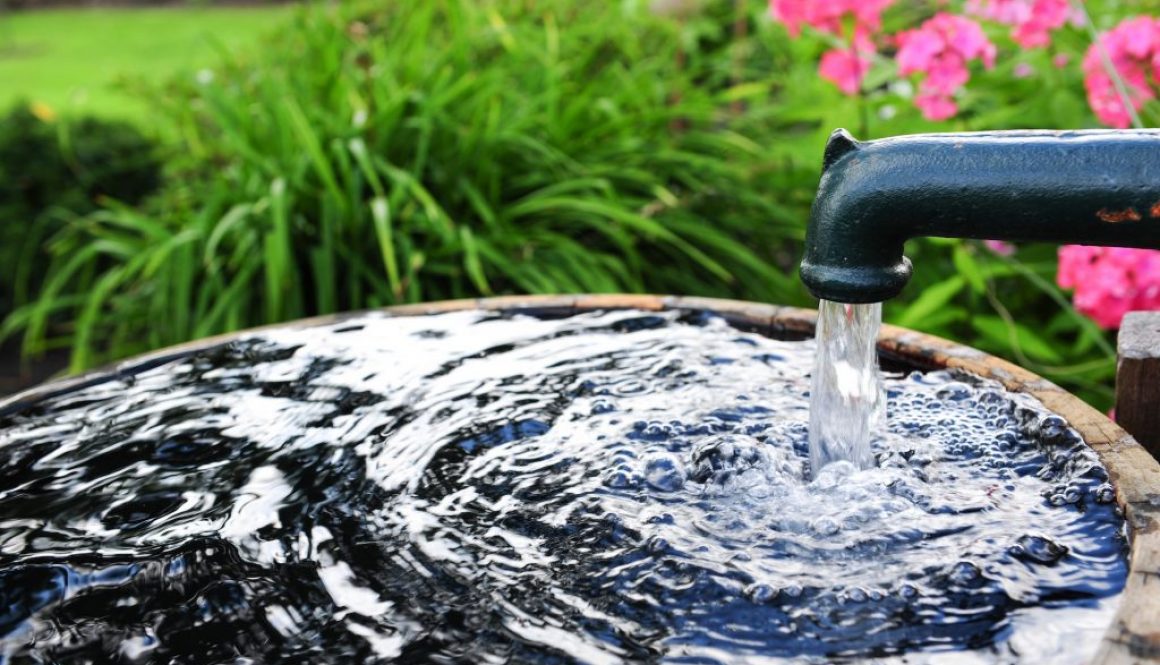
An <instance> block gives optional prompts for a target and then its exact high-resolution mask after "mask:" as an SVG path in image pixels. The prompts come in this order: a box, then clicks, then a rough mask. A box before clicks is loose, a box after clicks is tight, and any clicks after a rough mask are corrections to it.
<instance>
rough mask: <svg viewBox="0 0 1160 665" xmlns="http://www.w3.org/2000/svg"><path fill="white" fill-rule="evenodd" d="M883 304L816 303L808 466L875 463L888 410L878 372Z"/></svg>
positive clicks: (816, 469) (818, 468)
mask: <svg viewBox="0 0 1160 665" xmlns="http://www.w3.org/2000/svg"><path fill="white" fill-rule="evenodd" d="M881 327H882V303H872V304H868V305H848V304H844V303H836V302H830V301H828V300H823V301H821V302H820V303H819V305H818V327H817V333H816V339H817V345H818V354H817V358H816V359H815V361H814V373H813V381H812V384H811V389H810V468H811V469H812V471H813V474H814V475H815V476H816V475H817V474H818V473H820V472H821V470H822V468H823V467H825V466H826V465H827V464H830V463H831V462H839V461H845V462H850V463H852V464H853V465H854V466H856V467H857V468H859V469H866V468H869V467H870V466H871V465H872V464H873V463H874V455H873V453H872V452H871V450H870V442H871V440H872V439H873V438H874V435H875V433H876V432H878V431H880V429H881V427H882V424H883V419H884V418H885V414H886V396H885V393H884V391H883V388H882V377H881V374H880V372H879V371H878V351H877V340H878V330H879V328H881Z"/></svg>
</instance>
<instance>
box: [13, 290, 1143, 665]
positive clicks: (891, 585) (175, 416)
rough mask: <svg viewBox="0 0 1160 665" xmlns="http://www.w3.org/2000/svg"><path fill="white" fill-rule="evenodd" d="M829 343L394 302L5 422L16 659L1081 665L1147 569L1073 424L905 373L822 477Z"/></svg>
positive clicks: (691, 326) (79, 394) (991, 392)
mask: <svg viewBox="0 0 1160 665" xmlns="http://www.w3.org/2000/svg"><path fill="white" fill-rule="evenodd" d="M813 353H814V347H813V343H812V342H809V341H807V342H780V341H773V340H768V339H765V338H763V337H760V336H758V335H754V334H749V333H744V332H740V331H738V330H735V329H733V328H730V327H729V326H728V325H727V324H726V323H725V322H723V321H722V320H720V319H717V318H715V317H711V316H707V315H701V314H680V313H662V314H657V313H646V312H635V311H627V312H625V311H619V312H611V313H591V314H584V315H578V316H574V317H571V318H565V319H554V320H541V319H536V318H531V317H528V316H511V315H499V314H494V313H482V312H460V313H451V314H443V315H437V316H429V317H404V318H387V317H385V316H382V315H367V316H365V317H362V318H359V319H355V320H348V321H345V322H344V323H341V324H336V325H332V326H322V327H316V328H310V329H305V330H283V331H275V332H268V333H262V334H255V335H251V336H248V337H245V338H243V339H242V340H241V341H238V342H235V343H232V344H229V345H226V346H222V347H219V348H216V349H213V350H210V351H206V352H202V353H199V354H196V355H194V356H192V357H187V358H184V359H181V360H177V361H173V362H171V363H169V364H166V365H163V366H161V367H157V368H155V369H150V370H148V371H145V372H143V373H140V374H138V375H136V376H124V377H121V378H119V379H117V380H112V381H108V382H105V383H101V384H99V385H95V386H91V387H88V388H84V389H80V390H75V391H72V392H70V393H68V394H66V395H61V396H57V397H54V398H51V399H48V400H46V401H43V402H41V403H39V404H38V405H37V406H36V407H34V408H31V409H26V410H24V411H20V412H16V413H10V414H8V415H7V416H4V417H3V418H0V635H3V639H2V642H0V649H2V658H3V661H4V662H10V663H42V662H70V663H72V662H75V663H106V662H117V663H145V662H155V663H226V662H228V663H235V662H236V663H261V662H285V663H306V662H309V663H362V662H399V663H545V664H555V663H561V664H562V663H594V664H604V663H609V664H611V663H689V664H692V663H697V664H702V663H704V664H709V663H746V664H758V663H774V662H785V661H787V660H795V661H798V660H800V661H803V662H834V661H836V660H844V659H864V658H879V659H883V660H889V661H897V662H907V663H914V662H941V661H947V662H951V661H953V662H1024V663H1066V662H1082V661H1083V660H1084V659H1086V658H1087V657H1088V656H1090V654H1091V653H1093V652H1094V650H1095V648H1096V645H1097V642H1098V640H1099V637H1100V636H1101V634H1102V632H1103V628H1104V627H1105V626H1107V625H1108V623H1109V622H1110V618H1111V613H1112V611H1113V610H1114V607H1115V605H1116V602H1117V597H1118V594H1119V592H1120V590H1121V589H1122V587H1123V584H1124V580H1125V575H1126V559H1125V552H1126V544H1125V540H1124V537H1123V534H1124V525H1123V522H1122V520H1121V519H1120V517H1118V516H1117V512H1116V508H1115V505H1114V503H1113V502H1112V498H1113V492H1112V488H1111V486H1110V485H1109V484H1108V481H1107V474H1106V472H1105V470H1104V469H1103V468H1102V467H1101V466H1100V464H1099V462H1098V460H1097V458H1096V456H1095V455H1094V453H1093V452H1092V451H1091V450H1090V449H1088V448H1087V447H1086V446H1085V445H1084V444H1083V442H1082V441H1081V440H1080V439H1079V437H1078V435H1077V434H1076V433H1075V432H1074V431H1073V430H1071V429H1070V428H1068V427H1067V425H1066V423H1065V422H1064V421H1063V420H1062V419H1060V418H1059V417H1058V416H1055V415H1051V414H1050V413H1048V412H1047V411H1046V410H1045V409H1044V408H1043V407H1042V406H1041V405H1039V404H1038V403H1036V402H1034V401H1033V400H1031V399H1030V398H1028V397H1026V396H1021V395H1014V394H1010V393H1007V392H1005V391H1004V390H1003V389H1002V388H1001V387H1000V386H998V385H995V384H991V383H988V382H984V381H981V380H978V379H973V378H969V377H965V376H958V375H954V374H951V373H948V372H933V373H927V374H920V373H915V374H911V375H909V376H903V375H897V376H888V377H887V379H886V382H885V383H886V389H887V394H888V418H887V427H888V430H889V431H888V432H886V433H884V434H883V435H882V436H880V437H878V440H876V441H875V442H874V457H875V464H874V466H873V467H872V468H870V469H868V470H866V471H856V470H854V469H853V468H852V467H850V466H845V465H843V464H840V463H839V464H832V465H829V466H827V467H826V468H825V469H824V470H823V471H822V472H821V473H820V474H819V475H818V477H817V478H816V479H815V480H813V481H812V482H811V481H809V480H808V479H809V478H810V474H809V473H808V471H809V469H808V468H807V465H808V453H807V448H808V442H807V438H808V437H807V423H808V413H807V411H808V392H809V387H810V377H809V372H810V369H811V366H812V360H813Z"/></svg>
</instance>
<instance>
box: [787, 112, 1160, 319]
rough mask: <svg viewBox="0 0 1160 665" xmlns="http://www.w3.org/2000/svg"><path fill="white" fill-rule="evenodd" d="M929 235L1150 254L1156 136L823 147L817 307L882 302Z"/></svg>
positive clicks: (1040, 135) (1155, 223)
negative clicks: (911, 244)
mask: <svg viewBox="0 0 1160 665" xmlns="http://www.w3.org/2000/svg"><path fill="white" fill-rule="evenodd" d="M918 236H936V237H944V238H977V239H988V238H989V239H994V240H1011V241H1024V242H1050V243H1073V244H1082V245H1100V246H1116V247H1143V248H1153V249H1160V131H1149V130H1138V131H1111V130H1107V131H1105V130H1092V131H1074V132H1053V131H1021V132H989V133H964V134H918V135H914V136H899V137H896V138H889V139H882V140H879V141H868V142H864V143H862V142H858V141H856V140H854V138H853V137H852V136H850V135H849V134H848V133H847V132H846V131H845V130H841V129H839V130H837V131H835V132H834V134H833V135H832V136H831V137H830V142H829V144H828V145H827V146H826V153H825V159H824V162H823V173H822V180H821V184H820V185H819V187H818V196H817V198H816V199H815V200H814V206H813V211H812V213H811V215H810V225H809V229H808V230H807V232H806V250H805V257H804V258H803V259H802V266H801V271H802V280H803V281H804V282H805V284H806V287H807V288H809V290H810V291H811V292H812V293H813V294H814V295H815V296H817V297H818V298H822V299H825V300H833V301H837V302H845V303H866V302H879V301H882V300H886V299H888V298H892V297H894V296H896V295H898V293H899V292H900V291H902V287H903V286H905V285H906V282H907V280H908V279H910V272H911V266H910V261H909V260H908V259H907V258H906V257H905V256H903V253H902V252H903V245H904V243H905V242H906V241H907V240H909V239H910V238H915V237H918Z"/></svg>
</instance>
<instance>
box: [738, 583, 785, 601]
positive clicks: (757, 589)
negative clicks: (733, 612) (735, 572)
mask: <svg viewBox="0 0 1160 665" xmlns="http://www.w3.org/2000/svg"><path fill="white" fill-rule="evenodd" d="M777 594H778V591H777V589H775V588H773V587H771V586H769V585H768V584H751V585H749V586H748V587H746V588H745V597H746V598H748V599H749V600H750V601H751V602H754V603H758V604H765V603H768V602H771V601H773V600H774V599H776V598H777Z"/></svg>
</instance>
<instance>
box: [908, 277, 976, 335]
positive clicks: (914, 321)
mask: <svg viewBox="0 0 1160 665" xmlns="http://www.w3.org/2000/svg"><path fill="white" fill-rule="evenodd" d="M964 286H966V281H965V280H964V279H963V278H962V277H957V276H956V277H950V278H948V279H946V280H943V281H942V282H939V283H938V284H935V285H934V286H931V287H929V288H927V289H926V290H925V291H923V292H922V293H921V294H920V295H919V296H918V297H917V298H915V300H914V302H912V303H910V305H909V306H908V307H907V308H906V309H905V310H903V311H902V314H900V315H899V316H898V317H897V318H896V319H895V320H894V322H893V323H895V324H896V325H899V326H902V327H904V328H919V329H922V328H923V320H924V319H925V318H926V317H928V316H930V315H931V314H934V313H935V312H937V311H939V310H940V309H942V308H943V307H945V306H946V305H947V303H949V302H950V301H951V299H953V298H954V297H955V296H957V295H958V294H959V292H960V291H962V290H963V287H964Z"/></svg>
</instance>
